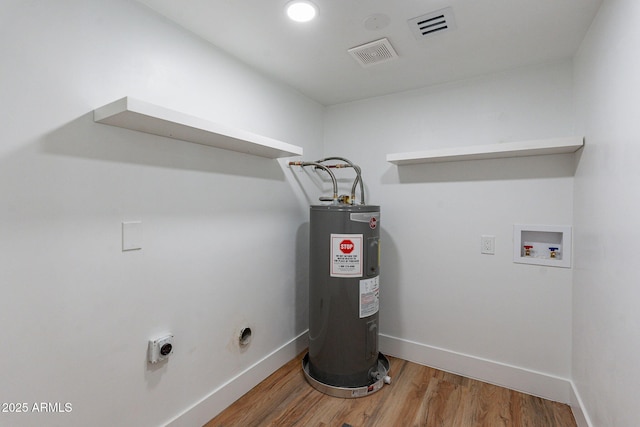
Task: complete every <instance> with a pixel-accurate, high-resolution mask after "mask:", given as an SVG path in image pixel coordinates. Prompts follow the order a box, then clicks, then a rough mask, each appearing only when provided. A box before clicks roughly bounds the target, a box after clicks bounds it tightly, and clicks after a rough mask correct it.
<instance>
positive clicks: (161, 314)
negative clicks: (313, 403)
mask: <svg viewBox="0 0 640 427" xmlns="http://www.w3.org/2000/svg"><path fill="white" fill-rule="evenodd" d="M0 52H1V53H2V55H0V99H1V100H2V102H0V120H1V122H2V126H1V128H2V138H1V143H0V199H1V200H2V202H1V203H0V224H1V225H0V233H1V235H2V237H1V238H0V264H1V267H0V286H1V289H2V297H1V298H0V324H1V325H2V328H1V329H0V342H1V343H2V347H3V351H1V352H0V365H1V366H2V375H0V401H1V402H25V403H28V404H29V405H32V404H33V403H36V402H62V403H63V404H64V403H66V402H69V403H71V404H72V412H71V413H63V414H35V413H29V414H14V415H11V414H5V413H2V414H0V424H2V425H13V426H35V425H54V424H56V425H68V426H84V425H96V426H99V425H105V426H107V425H108V426H113V425H138V426H151V425H159V424H162V423H164V422H166V421H168V420H169V419H171V418H173V417H175V416H177V415H179V414H180V413H181V412H183V411H185V410H186V409H187V408H188V407H190V406H191V405H193V404H195V403H197V402H198V401H199V400H200V399H203V398H206V397H207V396H209V395H210V393H211V392H212V391H214V390H215V389H216V388H217V387H220V386H222V385H224V383H225V381H227V380H229V379H230V378H232V377H234V376H235V375H238V374H239V373H241V372H243V371H244V370H246V369H247V368H248V367H250V366H252V365H253V364H254V363H256V362H258V361H260V360H262V359H263V358H264V357H266V356H268V355H269V354H270V353H271V352H273V351H274V350H276V349H278V348H280V347H281V346H283V345H285V344H287V343H289V342H291V341H292V340H294V339H295V337H296V336H298V335H299V334H301V333H302V332H304V331H305V329H306V328H307V306H306V305H307V302H306V292H307V291H306V286H307V285H306V281H305V279H304V278H305V276H306V275H305V274H304V270H305V268H306V254H307V243H306V237H305V236H306V225H305V223H306V221H307V212H306V210H305V209H301V204H300V203H299V202H298V201H296V199H295V197H292V194H293V193H292V191H296V190H295V189H292V186H291V183H290V182H289V178H288V176H287V173H288V171H287V170H286V169H285V168H283V165H282V162H278V161H275V160H269V159H264V158H258V157H253V156H249V155H244V154H240V153H234V152H228V151H224V150H219V149H215V148H210V147H206V146H201V145H197V144H191V143H186V142H179V141H174V140H169V139H165V138H160V137H156V136H152V135H147V134H143V133H138V132H133V131H129V130H125V129H120V128H115V127H111V126H106V125H101V124H96V123H94V122H93V118H92V110H93V109H94V108H96V107H99V106H101V105H103V104H105V103H107V102H110V101H113V100H115V99H118V98H120V97H122V96H126V95H130V96H133V97H138V98H142V99H145V100H147V101H149V102H153V103H159V104H162V105H164V106H166V107H168V108H173V109H177V110H181V111H183V112H186V113H191V114H194V115H196V116H200V117H204V118H208V119H211V120H213V121H219V122H222V123H225V124H229V125H234V126H237V127H241V128H243V129H246V130H249V131H253V132H256V133H261V134H263V135H266V136H269V137H272V138H276V139H280V140H283V141H285V142H288V143H292V144H296V145H300V146H302V147H304V149H305V152H306V153H307V154H308V155H309V156H311V157H316V156H318V155H319V154H320V153H321V152H322V114H323V109H322V107H321V106H320V105H318V104H316V103H315V102H312V101H310V100H308V99H307V98H304V97H302V96H301V95H299V94H298V93H296V92H294V91H292V90H290V89H287V88H285V87H283V86H281V85H279V84H276V83H273V82H272V81H269V80H267V79H265V78H263V77H262V76H260V75H258V74H256V73H255V72H254V71H252V70H250V69H249V68H247V67H245V66H243V65H241V64H239V63H237V62H235V61H234V60H232V59H231V58H230V57H228V56H226V55H224V54H222V53H221V52H219V51H217V50H215V49H213V48H212V47H211V46H210V45H208V44H206V43H204V42H203V41H201V40H200V39H198V38H195V37H193V36H191V35H190V34H188V33H187V32H185V31H183V30H181V29H179V28H178V27H176V26H174V25H173V24H170V23H169V22H168V21H166V20H165V19H164V18H161V17H159V16H157V15H155V14H154V13H152V12H151V11H150V10H148V9H146V8H145V7H143V6H141V5H139V4H137V3H135V2H132V1H125V0H109V1H101V0H65V1H56V2H51V1H45V0H42V1H29V2H26V1H23V0H6V1H3V2H2V4H1V5H0ZM130 220H141V221H142V222H143V234H144V237H143V239H144V243H143V249H142V250H141V251H137V252H122V250H121V222H122V221H130ZM244 325H249V326H251V327H252V329H253V332H254V334H253V341H252V343H251V345H250V347H249V349H247V350H246V351H244V352H240V351H239V349H238V347H237V346H236V344H235V339H236V334H237V333H238V332H239V329H240V328H241V327H242V326H244ZM166 330H169V331H171V332H173V333H174V334H175V343H176V345H175V354H174V355H173V356H171V359H170V361H169V362H168V363H165V364H161V365H160V366H157V367H149V366H148V365H147V362H146V350H147V340H148V339H149V337H150V336H152V335H154V334H156V333H160V332H164V331H166ZM291 357H293V354H292V355H291ZM285 360H288V359H285ZM250 380H251V379H250ZM249 386H250V385H249ZM29 409H31V406H30V408H29Z"/></svg>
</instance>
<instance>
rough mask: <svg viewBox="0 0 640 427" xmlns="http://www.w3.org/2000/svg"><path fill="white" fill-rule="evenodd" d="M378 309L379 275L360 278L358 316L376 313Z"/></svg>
mask: <svg viewBox="0 0 640 427" xmlns="http://www.w3.org/2000/svg"><path fill="white" fill-rule="evenodd" d="M379 309H380V276H376V277H372V278H371V279H365V280H360V318H361V319H362V318H363V317H369V316H371V315H373V314H376V313H377V312H378V310H379Z"/></svg>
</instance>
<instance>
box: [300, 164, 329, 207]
mask: <svg viewBox="0 0 640 427" xmlns="http://www.w3.org/2000/svg"><path fill="white" fill-rule="evenodd" d="M289 166H301V167H305V166H315V167H317V168H320V169H322V170H323V171H325V172H326V173H328V174H329V177H331V182H332V184H333V199H332V203H333V204H334V205H337V204H338V181H337V180H336V176H335V175H334V174H333V172H331V170H330V169H329V168H328V167H326V166H325V165H323V164H320V163H317V162H302V161H297V162H289ZM321 200H322V198H321Z"/></svg>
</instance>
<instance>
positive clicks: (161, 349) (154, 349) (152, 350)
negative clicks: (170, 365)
mask: <svg viewBox="0 0 640 427" xmlns="http://www.w3.org/2000/svg"><path fill="white" fill-rule="evenodd" d="M147 353H148V358H149V359H148V360H149V363H158V362H160V361H162V360H164V359H166V358H167V357H169V355H171V353H173V335H172V334H165V335H162V336H160V337H157V338H154V339H150V340H149V349H148V352H147Z"/></svg>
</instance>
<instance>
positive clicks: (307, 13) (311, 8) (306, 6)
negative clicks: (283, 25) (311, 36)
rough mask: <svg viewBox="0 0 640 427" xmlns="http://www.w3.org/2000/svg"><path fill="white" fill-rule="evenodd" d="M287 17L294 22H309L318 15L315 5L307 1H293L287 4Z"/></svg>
mask: <svg viewBox="0 0 640 427" xmlns="http://www.w3.org/2000/svg"><path fill="white" fill-rule="evenodd" d="M286 9H287V16H288V17H289V19H291V20H293V21H296V22H309V21H311V20H312V19H313V18H315V17H316V15H317V14H318V8H317V7H316V5H315V4H313V3H311V2H310V1H307V0H294V1H291V2H289V3H287V7H286Z"/></svg>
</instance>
